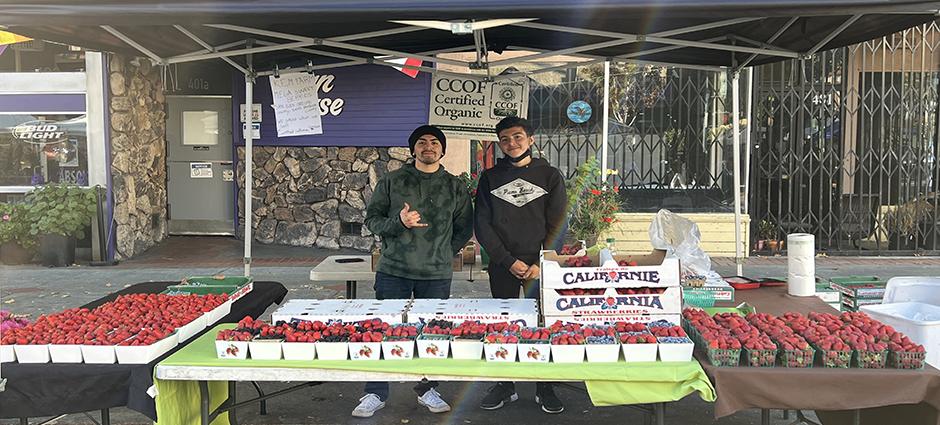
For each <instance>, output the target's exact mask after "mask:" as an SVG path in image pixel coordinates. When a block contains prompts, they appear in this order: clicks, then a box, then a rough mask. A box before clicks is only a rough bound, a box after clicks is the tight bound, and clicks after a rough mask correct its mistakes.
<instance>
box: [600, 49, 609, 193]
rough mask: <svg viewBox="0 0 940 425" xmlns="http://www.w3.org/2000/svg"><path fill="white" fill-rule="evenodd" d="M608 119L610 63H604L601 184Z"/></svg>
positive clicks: (602, 180)
mask: <svg viewBox="0 0 940 425" xmlns="http://www.w3.org/2000/svg"><path fill="white" fill-rule="evenodd" d="M609 119H610V61H609V60H608V61H604V121H603V122H602V123H601V129H602V130H601V131H603V134H601V183H604V182H605V181H607V168H608V167H607V143H608V140H607V133H608V132H609V131H608V130H609V127H608V126H609Z"/></svg>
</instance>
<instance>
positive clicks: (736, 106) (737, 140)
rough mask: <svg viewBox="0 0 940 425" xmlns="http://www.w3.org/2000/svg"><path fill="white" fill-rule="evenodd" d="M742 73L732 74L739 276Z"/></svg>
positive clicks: (741, 261)
mask: <svg viewBox="0 0 940 425" xmlns="http://www.w3.org/2000/svg"><path fill="white" fill-rule="evenodd" d="M739 76H740V73H738V72H734V73H732V74H731V92H732V114H731V115H732V117H731V118H732V126H733V127H732V131H733V133H732V136H733V138H732V143H733V144H734V146H733V147H732V152H733V155H734V172H733V173H732V174H733V175H734V186H733V187H734V190H732V191H731V192H732V194H733V196H734V263H735V265H736V266H737V272H738V276H741V275H743V274H744V255H743V253H742V249H741V134H740V133H739V131H740V123H739V121H740V119H741V110H740V109H741V105H740V103H741V99H740V97H741V93H740V92H741V90H740V87H739V83H740V80H739V78H738V77H739Z"/></svg>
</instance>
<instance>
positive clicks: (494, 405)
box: [480, 382, 519, 410]
mask: <svg viewBox="0 0 940 425" xmlns="http://www.w3.org/2000/svg"><path fill="white" fill-rule="evenodd" d="M518 399H519V394H516V386H515V385H513V384H512V383H511V382H510V383H504V382H499V383H497V384H496V385H493V386H492V387H490V389H489V392H488V393H487V394H486V396H485V397H483V400H482V401H480V408H481V409H484V410H496V409H499V408H500V407H503V405H505V404H506V403H512V402H514V401H516V400H518Z"/></svg>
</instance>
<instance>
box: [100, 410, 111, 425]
mask: <svg viewBox="0 0 940 425" xmlns="http://www.w3.org/2000/svg"><path fill="white" fill-rule="evenodd" d="M101 425H111V411H110V410H108V409H101Z"/></svg>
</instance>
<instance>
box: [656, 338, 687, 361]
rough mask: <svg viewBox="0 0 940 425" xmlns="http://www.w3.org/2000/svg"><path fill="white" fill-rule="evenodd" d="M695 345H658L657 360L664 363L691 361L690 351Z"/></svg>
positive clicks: (682, 343) (661, 343)
mask: <svg viewBox="0 0 940 425" xmlns="http://www.w3.org/2000/svg"><path fill="white" fill-rule="evenodd" d="M694 349H695V344H694V343H692V341H691V340H689V342H688V343H685V342H681V343H663V342H660V343H659V359H660V360H662V361H664V362H688V361H691V360H692V350H694Z"/></svg>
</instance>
